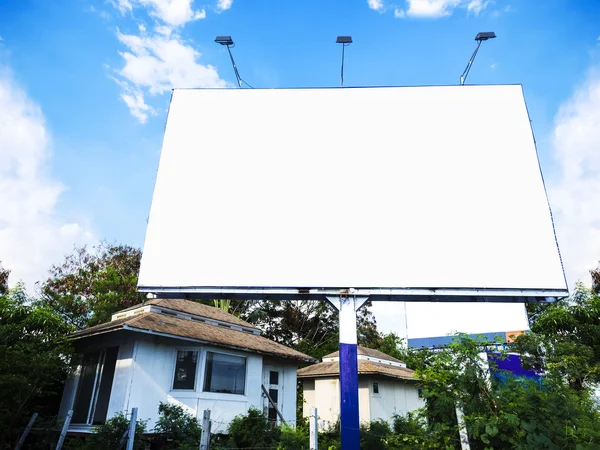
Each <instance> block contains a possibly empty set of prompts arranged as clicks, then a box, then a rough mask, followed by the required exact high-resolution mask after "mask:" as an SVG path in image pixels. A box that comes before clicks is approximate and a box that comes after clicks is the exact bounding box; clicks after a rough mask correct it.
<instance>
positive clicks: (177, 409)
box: [154, 402, 202, 450]
mask: <svg viewBox="0 0 600 450" xmlns="http://www.w3.org/2000/svg"><path fill="white" fill-rule="evenodd" d="M158 414H159V416H160V417H159V418H158V422H157V423H156V426H155V427H154V432H155V433H157V434H159V435H160V438H159V439H160V440H161V441H162V444H163V448H165V449H171V448H173V449H182V450H188V449H197V448H198V446H199V445H200V437H201V435H202V428H201V426H200V423H199V422H198V420H197V419H196V418H195V417H194V416H192V415H191V414H189V413H187V412H186V411H185V410H184V409H183V408H182V407H181V406H179V405H174V404H169V403H162V402H161V403H160V404H159V405H158Z"/></svg>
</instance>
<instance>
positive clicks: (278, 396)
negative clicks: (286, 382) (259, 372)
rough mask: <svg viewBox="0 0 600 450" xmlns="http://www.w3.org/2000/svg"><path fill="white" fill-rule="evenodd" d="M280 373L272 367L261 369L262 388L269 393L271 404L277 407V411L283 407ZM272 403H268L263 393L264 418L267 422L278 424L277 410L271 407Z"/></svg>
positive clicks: (278, 369)
mask: <svg viewBox="0 0 600 450" xmlns="http://www.w3.org/2000/svg"><path fill="white" fill-rule="evenodd" d="M282 382H283V377H282V372H281V369H280V368H277V367H273V366H264V368H263V386H264V387H265V389H266V390H267V392H268V393H269V397H271V400H273V403H275V405H276V406H277V408H278V409H279V411H281V408H282V406H283V404H282V403H283V402H282V400H283V395H282V394H283V392H282ZM273 403H271V402H270V401H269V398H268V397H267V396H266V395H264V392H263V412H264V415H265V417H267V418H268V419H269V422H272V423H278V422H279V416H278V415H277V410H276V409H275V407H274V406H273Z"/></svg>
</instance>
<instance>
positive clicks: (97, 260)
mask: <svg viewBox="0 0 600 450" xmlns="http://www.w3.org/2000/svg"><path fill="white" fill-rule="evenodd" d="M141 257H142V252H141V251H140V250H139V249H137V248H133V247H129V246H127V245H113V244H108V243H106V242H104V243H101V244H100V245H98V246H97V247H94V248H93V250H92V251H91V252H90V251H89V250H88V249H87V247H81V248H77V249H75V250H74V252H73V253H72V254H70V255H67V256H66V258H65V260H64V261H63V262H62V264H58V265H53V266H52V267H51V268H50V277H49V278H48V279H47V280H46V281H45V282H44V283H43V284H42V286H41V292H42V298H41V301H42V302H43V303H44V304H45V305H47V306H48V307H50V308H52V309H53V310H54V311H56V312H57V313H58V314H60V315H61V317H63V319H64V320H65V322H66V323H68V324H69V325H71V326H73V327H75V328H77V329H81V328H85V327H86V326H92V325H97V324H99V323H103V322H108V321H110V318H111V316H112V314H114V313H115V312H117V311H119V310H121V309H125V308H128V307H130V306H133V305H136V304H138V303H141V302H142V301H143V300H144V296H143V295H142V294H140V293H138V292H137V277H138V272H139V270H140V260H141Z"/></svg>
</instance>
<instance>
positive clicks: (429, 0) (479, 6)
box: [406, 0, 489, 18]
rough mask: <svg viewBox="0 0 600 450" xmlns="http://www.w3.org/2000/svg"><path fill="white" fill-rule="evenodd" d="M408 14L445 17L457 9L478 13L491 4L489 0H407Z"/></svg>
mask: <svg viewBox="0 0 600 450" xmlns="http://www.w3.org/2000/svg"><path fill="white" fill-rule="evenodd" d="M406 3H407V5H408V8H407V10H406V15H407V16H413V17H432V18H434V17H443V16H449V15H451V14H452V12H453V11H454V10H455V9H458V8H461V9H466V10H467V11H468V12H470V13H473V14H475V15H478V14H479V13H481V12H482V11H483V10H484V9H485V8H486V7H487V6H488V4H489V1H488V0H406Z"/></svg>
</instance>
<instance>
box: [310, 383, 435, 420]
mask: <svg viewBox="0 0 600 450" xmlns="http://www.w3.org/2000/svg"><path fill="white" fill-rule="evenodd" d="M303 382H304V404H303V407H302V413H303V415H304V416H305V417H308V416H309V414H310V409H311V408H313V407H316V408H317V409H318V415H319V428H320V429H322V428H327V427H328V426H329V425H330V424H333V423H335V422H336V421H337V419H338V418H339V415H340V386H339V380H338V379H337V378H316V379H312V380H304V381H303ZM373 382H376V383H379V395H374V394H373ZM424 405H425V403H424V401H423V400H421V399H419V395H418V390H417V387H416V384H415V383H410V382H409V383H407V382H405V381H404V380H398V379H394V378H379V379H378V378H370V377H360V378H359V382H358V407H359V414H360V422H361V423H363V422H370V421H372V420H377V419H384V420H387V421H390V423H391V419H392V416H393V415H394V414H401V415H405V414H406V413H408V412H410V411H414V410H416V409H418V408H420V407H422V406H424Z"/></svg>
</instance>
